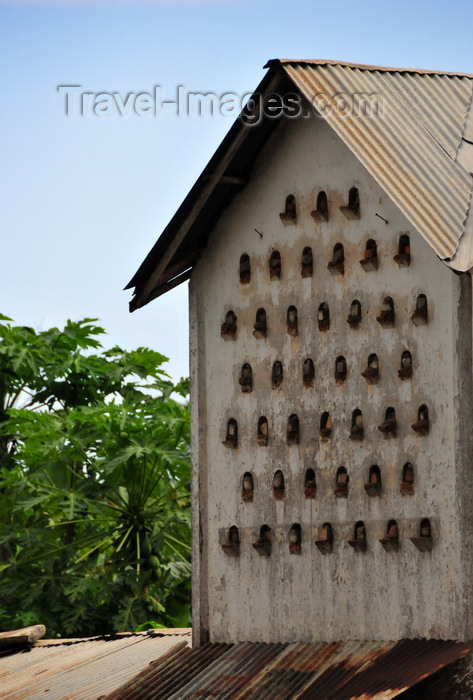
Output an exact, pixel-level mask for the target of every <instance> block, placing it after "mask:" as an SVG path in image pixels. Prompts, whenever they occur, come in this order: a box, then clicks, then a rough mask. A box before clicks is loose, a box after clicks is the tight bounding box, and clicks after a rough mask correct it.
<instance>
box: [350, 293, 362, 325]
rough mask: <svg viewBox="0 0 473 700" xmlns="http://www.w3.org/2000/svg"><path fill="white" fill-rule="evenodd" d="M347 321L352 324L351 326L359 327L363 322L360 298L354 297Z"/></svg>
mask: <svg viewBox="0 0 473 700" xmlns="http://www.w3.org/2000/svg"><path fill="white" fill-rule="evenodd" d="M347 322H348V323H349V324H350V328H358V327H359V325H360V323H361V304H360V302H359V301H358V299H354V300H353V301H352V303H351V304H350V312H349V314H348V318H347Z"/></svg>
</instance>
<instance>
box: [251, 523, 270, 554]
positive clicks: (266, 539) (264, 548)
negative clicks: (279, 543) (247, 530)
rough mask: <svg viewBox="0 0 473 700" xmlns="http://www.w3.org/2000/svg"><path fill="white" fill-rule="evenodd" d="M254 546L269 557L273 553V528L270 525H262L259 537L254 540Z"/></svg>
mask: <svg viewBox="0 0 473 700" xmlns="http://www.w3.org/2000/svg"><path fill="white" fill-rule="evenodd" d="M253 547H254V548H255V549H256V551H257V552H258V554H261V556H266V557H269V555H270V554H271V528H270V527H269V526H268V525H261V527H260V530H259V537H258V539H257V540H256V542H253Z"/></svg>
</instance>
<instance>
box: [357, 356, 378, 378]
mask: <svg viewBox="0 0 473 700" xmlns="http://www.w3.org/2000/svg"><path fill="white" fill-rule="evenodd" d="M361 376H362V377H363V378H364V379H366V381H367V382H368V384H376V383H377V381H378V379H379V361H378V356H377V355H376V354H375V353H371V355H369V356H368V363H367V365H366V369H365V370H364V372H362V373H361Z"/></svg>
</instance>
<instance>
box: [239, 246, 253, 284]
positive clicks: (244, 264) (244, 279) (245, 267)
mask: <svg viewBox="0 0 473 700" xmlns="http://www.w3.org/2000/svg"><path fill="white" fill-rule="evenodd" d="M250 281H251V264H250V256H249V255H247V254H246V253H243V255H242V256H241V258H240V282H241V283H242V284H248V283H249V282H250Z"/></svg>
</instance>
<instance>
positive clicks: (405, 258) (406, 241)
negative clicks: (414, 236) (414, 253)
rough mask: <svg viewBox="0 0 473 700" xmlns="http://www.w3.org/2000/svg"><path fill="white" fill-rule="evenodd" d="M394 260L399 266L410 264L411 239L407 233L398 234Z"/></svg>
mask: <svg viewBox="0 0 473 700" xmlns="http://www.w3.org/2000/svg"><path fill="white" fill-rule="evenodd" d="M394 260H395V261H396V262H397V264H398V265H399V267H408V266H409V265H410V264H411V241H410V238H409V236H408V235H407V233H403V234H401V235H400V236H399V245H398V252H397V254H396V255H395V256H394Z"/></svg>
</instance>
